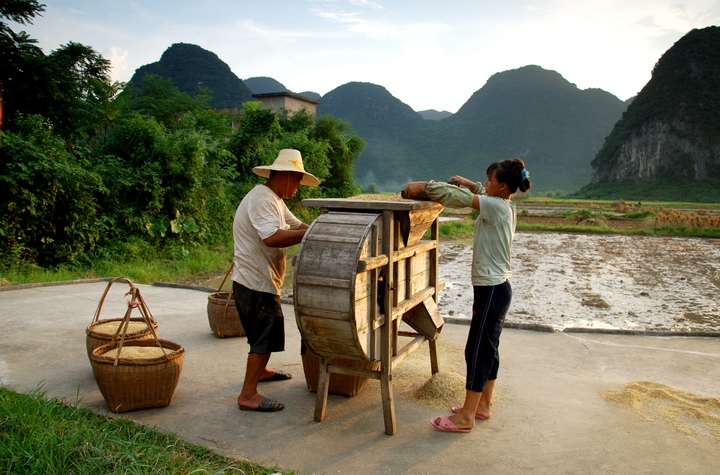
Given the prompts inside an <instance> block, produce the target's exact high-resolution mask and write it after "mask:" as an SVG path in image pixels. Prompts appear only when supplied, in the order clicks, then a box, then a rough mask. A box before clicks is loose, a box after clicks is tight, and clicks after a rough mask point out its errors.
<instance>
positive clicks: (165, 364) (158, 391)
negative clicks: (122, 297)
mask: <svg viewBox="0 0 720 475" xmlns="http://www.w3.org/2000/svg"><path fill="white" fill-rule="evenodd" d="M158 345H160V348H162V351H163V354H162V356H158V357H155V358H132V357H131V358H126V357H123V356H122V352H120V353H118V351H117V350H120V349H121V348H126V349H132V348H134V347H158ZM184 352H185V349H184V348H183V347H182V346H181V345H179V344H177V343H173V342H171V341H166V340H160V339H144V340H129V341H126V342H124V343H123V342H119V341H116V342H112V343H108V344H107V345H103V346H100V347H98V348H95V349H94V350H93V352H92V356H91V357H90V361H91V364H92V368H93V374H94V375H95V380H96V381H97V385H98V388H100V392H101V393H102V395H103V397H104V398H105V401H106V402H107V404H108V407H109V408H110V410H111V411H112V412H127V411H134V410H136V409H146V408H150V407H165V406H168V405H170V401H172V397H173V394H174V393H175V388H176V387H177V384H178V382H179V381H180V373H181V372H182V367H183V355H184Z"/></svg>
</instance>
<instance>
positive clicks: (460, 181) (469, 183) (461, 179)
mask: <svg viewBox="0 0 720 475" xmlns="http://www.w3.org/2000/svg"><path fill="white" fill-rule="evenodd" d="M450 180H452V181H457V182H458V185H459V186H466V187H468V188H469V187H471V186H473V185H474V184H475V182H474V181H471V180H468V179H467V178H464V177H461V176H460V175H453V176H452V177H450Z"/></svg>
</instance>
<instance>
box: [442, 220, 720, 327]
mask: <svg viewBox="0 0 720 475" xmlns="http://www.w3.org/2000/svg"><path fill="white" fill-rule="evenodd" d="M471 255H472V250H471V249H470V248H469V247H468V246H465V245H462V244H454V243H442V242H441V250H440V259H441V260H440V279H441V280H442V281H444V282H445V288H444V289H443V291H442V292H441V294H440V312H441V314H442V315H444V316H446V317H449V318H451V319H456V318H457V319H469V318H470V313H471V309H472V287H471V285H470V261H471ZM512 265H513V277H512V279H511V284H512V288H513V300H512V305H511V308H510V312H509V314H508V316H507V322H508V323H516V324H535V325H541V326H545V327H550V328H553V329H557V330H563V329H568V328H602V329H620V330H636V331H653V330H654V331H713V332H716V331H720V240H717V239H700V238H697V239H696V238H676V237H658V236H629V235H603V234H580V233H555V232H537V233H536V232H518V233H517V234H516V235H515V243H514V247H513V256H512Z"/></svg>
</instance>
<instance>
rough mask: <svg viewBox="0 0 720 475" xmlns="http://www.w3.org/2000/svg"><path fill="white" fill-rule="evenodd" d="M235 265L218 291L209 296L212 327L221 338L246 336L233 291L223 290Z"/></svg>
mask: <svg viewBox="0 0 720 475" xmlns="http://www.w3.org/2000/svg"><path fill="white" fill-rule="evenodd" d="M233 265H234V264H231V265H230V269H229V270H228V271H227V274H225V278H224V279H223V281H222V283H221V284H220V287H219V288H218V290H217V292H213V293H211V294H210V295H209V296H208V304H207V313H208V323H209V324H210V329H211V330H212V331H213V333H215V335H216V336H218V337H220V338H227V337H235V336H245V329H244V328H243V326H242V323H240V316H239V315H238V311H237V307H235V299H234V298H233V293H232V292H231V291H228V290H222V288H223V285H225V281H226V280H227V278H228V277H229V276H230V273H231V272H232V269H233Z"/></svg>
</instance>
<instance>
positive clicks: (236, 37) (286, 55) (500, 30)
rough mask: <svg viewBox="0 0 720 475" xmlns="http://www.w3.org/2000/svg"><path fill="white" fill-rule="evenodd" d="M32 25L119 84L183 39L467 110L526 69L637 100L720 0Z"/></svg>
mask: <svg viewBox="0 0 720 475" xmlns="http://www.w3.org/2000/svg"><path fill="white" fill-rule="evenodd" d="M40 2H41V3H44V4H45V5H46V10H45V12H43V14H42V16H40V17H36V18H35V19H34V21H33V24H32V25H24V26H23V25H17V24H11V27H12V28H13V29H14V30H15V31H20V30H25V31H27V32H28V34H30V36H31V37H32V38H35V39H36V40H38V45H39V46H40V47H41V48H42V49H43V50H44V51H45V52H46V53H49V52H50V51H52V50H54V49H57V48H58V47H60V46H61V45H64V44H67V43H68V42H71V41H73V42H77V43H82V44H84V45H87V46H90V47H92V48H93V49H94V50H95V51H96V52H98V53H100V54H102V55H103V56H104V57H105V58H107V59H109V60H110V61H111V62H112V73H111V76H112V79H113V80H117V81H128V80H129V79H130V78H131V77H132V75H133V73H134V72H135V70H136V69H137V68H139V67H140V66H143V65H145V64H149V63H154V62H156V61H159V60H160V57H161V56H162V53H163V52H164V51H165V50H166V49H167V48H169V47H170V46H171V45H172V44H174V43H191V44H195V45H198V46H200V47H202V48H204V49H206V50H208V51H211V52H213V53H215V54H216V55H217V56H218V57H219V58H220V59H221V60H222V61H224V62H225V63H227V64H228V66H229V67H230V69H231V70H232V71H233V73H235V75H237V76H238V77H239V78H240V79H248V78H251V77H258V76H268V77H272V78H273V79H276V80H277V81H279V82H281V83H282V84H283V85H284V86H285V87H287V88H288V89H289V90H291V91H293V92H298V93H299V92H305V91H313V92H316V93H318V94H320V95H325V94H326V93H328V92H330V91H332V90H334V89H335V88H337V87H339V86H342V85H343V84H347V83H349V82H353V81H360V82H368V83H372V84H376V85H379V86H383V87H384V88H386V89H387V90H388V91H389V92H390V93H391V94H392V95H393V96H395V97H396V98H397V99H399V100H400V101H402V102H404V103H405V104H407V105H409V106H410V107H412V108H413V109H414V110H415V111H423V110H428V109H435V110H440V111H443V110H444V111H448V112H453V113H454V112H457V110H458V109H459V108H460V107H461V106H462V105H463V104H464V103H465V102H466V101H467V100H468V99H470V96H472V94H473V93H474V92H475V91H477V90H479V89H481V88H482V87H483V86H484V85H485V83H486V82H487V80H488V79H489V78H490V77H491V76H492V75H493V74H496V73H499V72H503V71H508V70H512V69H517V68H520V67H523V66H527V65H530V64H534V65H538V66H541V67H542V68H545V69H548V70H553V71H557V72H558V73H560V74H561V75H562V76H563V77H564V78H565V79H567V80H568V81H570V82H571V83H573V84H575V85H576V86H577V87H578V88H580V89H588V88H599V89H603V90H605V91H608V92H610V93H611V94H613V95H615V96H617V97H618V98H619V99H621V100H626V99H628V98H630V97H632V96H634V95H636V94H637V93H638V92H640V90H641V89H642V88H643V87H644V86H645V84H647V82H648V81H649V80H650V78H651V73H652V69H653V67H654V65H655V63H656V62H657V61H658V60H659V59H660V57H661V56H662V55H663V54H664V53H665V52H666V51H667V50H668V49H670V48H671V47H672V45H673V44H674V43H675V42H676V41H678V40H679V39H680V38H682V37H683V36H684V35H685V34H687V33H688V32H689V31H691V30H692V29H695V28H705V27H707V26H713V25H720V0H142V1H134V0H40Z"/></svg>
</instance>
